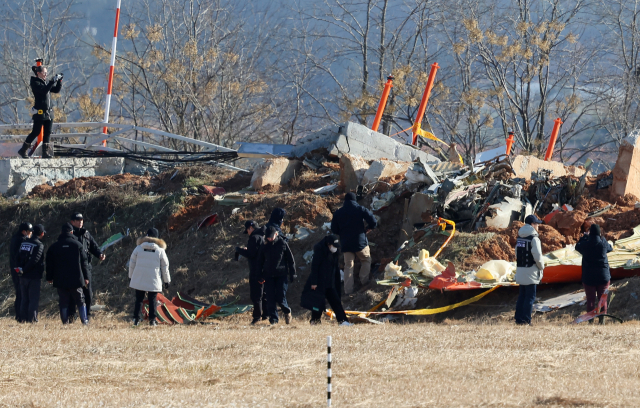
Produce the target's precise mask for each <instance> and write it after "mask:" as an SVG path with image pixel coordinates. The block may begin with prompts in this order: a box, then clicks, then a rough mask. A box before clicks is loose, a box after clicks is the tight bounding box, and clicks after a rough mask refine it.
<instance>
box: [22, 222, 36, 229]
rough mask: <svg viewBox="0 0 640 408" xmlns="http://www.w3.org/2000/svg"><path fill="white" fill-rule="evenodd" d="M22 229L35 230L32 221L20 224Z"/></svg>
mask: <svg viewBox="0 0 640 408" xmlns="http://www.w3.org/2000/svg"><path fill="white" fill-rule="evenodd" d="M20 231H33V225H31V223H30V222H23V223H22V224H20Z"/></svg>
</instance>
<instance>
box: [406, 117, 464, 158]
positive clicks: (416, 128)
mask: <svg viewBox="0 0 640 408" xmlns="http://www.w3.org/2000/svg"><path fill="white" fill-rule="evenodd" d="M412 130H413V133H416V134H417V135H418V136H422V137H424V138H425V139H431V140H435V141H436V142H440V143H442V144H445V145H447V146H449V143H447V142H445V141H443V140H440V139H438V138H437V137H436V135H434V134H433V133H431V132H427V131H426V130H423V129H422V128H421V127H420V123H416V124H415V126H414V128H413V129H412ZM458 158H459V159H460V164H464V161H463V160H462V156H461V155H460V153H458Z"/></svg>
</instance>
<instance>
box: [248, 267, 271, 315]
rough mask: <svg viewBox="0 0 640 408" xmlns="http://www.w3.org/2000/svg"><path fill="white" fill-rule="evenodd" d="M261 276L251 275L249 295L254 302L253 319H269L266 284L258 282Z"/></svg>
mask: <svg viewBox="0 0 640 408" xmlns="http://www.w3.org/2000/svg"><path fill="white" fill-rule="evenodd" d="M259 280H260V278H254V277H251V276H249V296H250V297H251V302H252V303H253V319H254V320H258V319H263V320H265V319H267V317H268V316H267V310H268V309H267V297H266V296H265V290H264V284H263V283H260V282H258V281H259Z"/></svg>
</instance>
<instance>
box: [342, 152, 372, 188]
mask: <svg viewBox="0 0 640 408" xmlns="http://www.w3.org/2000/svg"><path fill="white" fill-rule="evenodd" d="M368 169H369V164H368V163H367V161H366V160H364V159H363V158H362V157H360V156H354V155H351V154H343V155H342V157H340V188H341V189H342V190H343V191H344V192H345V193H346V192H349V191H354V192H355V191H356V189H357V188H358V186H359V185H360V184H362V179H363V177H364V174H365V173H366V171H367V170H368Z"/></svg>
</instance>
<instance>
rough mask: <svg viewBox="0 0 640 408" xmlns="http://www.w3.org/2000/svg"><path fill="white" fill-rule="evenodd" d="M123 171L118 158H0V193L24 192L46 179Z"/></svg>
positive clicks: (61, 178) (110, 173) (120, 160)
mask: <svg viewBox="0 0 640 408" xmlns="http://www.w3.org/2000/svg"><path fill="white" fill-rule="evenodd" d="M123 170H124V159H123V158H121V157H109V158H70V157H65V158H56V159H8V160H0V193H2V194H5V193H9V194H26V193H28V192H30V191H31V189H33V187H35V186H36V185H40V184H44V183H46V182H48V181H52V182H56V181H59V180H71V179H73V178H76V177H92V176H109V175H113V174H122V172H123Z"/></svg>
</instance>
